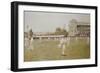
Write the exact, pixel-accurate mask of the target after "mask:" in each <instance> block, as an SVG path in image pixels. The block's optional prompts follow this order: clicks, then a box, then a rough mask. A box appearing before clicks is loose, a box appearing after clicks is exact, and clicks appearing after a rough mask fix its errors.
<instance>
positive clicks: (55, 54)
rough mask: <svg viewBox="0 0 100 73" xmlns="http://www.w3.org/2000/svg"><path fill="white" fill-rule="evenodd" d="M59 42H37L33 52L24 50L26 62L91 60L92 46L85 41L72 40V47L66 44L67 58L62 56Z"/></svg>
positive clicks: (34, 43) (34, 44)
mask: <svg viewBox="0 0 100 73" xmlns="http://www.w3.org/2000/svg"><path fill="white" fill-rule="evenodd" d="M58 44H59V41H55V40H48V41H46V40H41V41H39V40H35V41H34V42H33V50H30V49H24V61H44V60H46V61H47V60H71V59H87V58H90V45H89V44H87V43H86V40H85V39H80V40H77V41H76V40H74V39H72V40H71V42H70V45H69V46H68V45H67V43H66V50H65V53H66V56H62V55H61V51H62V49H61V48H58Z"/></svg>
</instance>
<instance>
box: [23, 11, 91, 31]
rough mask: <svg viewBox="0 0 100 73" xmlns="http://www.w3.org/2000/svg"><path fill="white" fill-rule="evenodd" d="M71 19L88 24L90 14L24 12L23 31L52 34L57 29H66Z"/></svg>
mask: <svg viewBox="0 0 100 73" xmlns="http://www.w3.org/2000/svg"><path fill="white" fill-rule="evenodd" d="M72 19H76V20H77V21H79V22H88V23H90V14H80V13H59V12H38V11H24V31H27V30H28V28H27V27H29V28H31V29H32V31H33V32H54V31H55V29H56V28H58V27H60V28H63V27H65V28H66V29H67V25H68V24H69V22H70V21H71V20H72Z"/></svg>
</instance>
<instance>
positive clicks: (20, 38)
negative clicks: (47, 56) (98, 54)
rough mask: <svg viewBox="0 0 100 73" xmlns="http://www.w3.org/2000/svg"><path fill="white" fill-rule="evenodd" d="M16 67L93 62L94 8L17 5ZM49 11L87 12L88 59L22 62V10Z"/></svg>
mask: <svg viewBox="0 0 100 73" xmlns="http://www.w3.org/2000/svg"><path fill="white" fill-rule="evenodd" d="M18 7H19V8H18V9H19V10H18V21H19V22H18V24H19V26H18V31H19V33H18V38H19V39H18V41H19V42H18V45H19V46H18V68H36V67H51V66H72V65H84V64H85V65H86V64H95V39H94V38H95V10H92V9H84V8H60V7H46V6H45V7H44V6H27V5H19V6H18ZM25 10H29V11H30V10H31V11H50V12H69V13H72V12H73V13H89V14H90V20H91V21H90V24H91V33H90V36H91V39H90V40H91V43H90V48H91V50H90V59H79V60H58V61H38V62H36V61H35V62H24V42H23V41H24V40H23V39H24V31H23V30H24V21H23V20H24V18H23V17H24V11H25Z"/></svg>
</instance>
